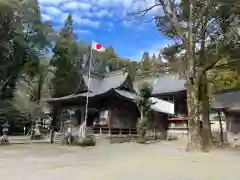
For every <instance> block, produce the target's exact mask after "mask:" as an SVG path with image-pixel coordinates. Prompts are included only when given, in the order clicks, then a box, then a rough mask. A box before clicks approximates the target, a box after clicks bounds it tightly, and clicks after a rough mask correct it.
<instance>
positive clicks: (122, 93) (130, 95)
mask: <svg viewBox="0 0 240 180" xmlns="http://www.w3.org/2000/svg"><path fill="white" fill-rule="evenodd" d="M110 91H114V92H116V93H117V94H118V95H120V96H123V97H126V98H128V99H130V100H134V99H136V98H137V94H135V93H131V92H128V91H124V90H116V89H110V90H108V91H105V92H98V93H93V92H89V93H88V97H89V98H92V97H96V96H98V95H103V94H105V93H108V92H110ZM86 96H87V93H82V94H75V95H74V94H72V95H69V96H64V97H60V98H50V99H48V100H47V101H48V102H59V101H65V100H76V99H80V98H86Z"/></svg>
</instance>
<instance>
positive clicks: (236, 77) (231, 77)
mask: <svg viewBox="0 0 240 180" xmlns="http://www.w3.org/2000/svg"><path fill="white" fill-rule="evenodd" d="M230 89H240V74H239V72H237V71H234V70H225V71H219V72H217V75H216V77H215V79H214V90H215V91H217V92H218V91H223V90H230Z"/></svg>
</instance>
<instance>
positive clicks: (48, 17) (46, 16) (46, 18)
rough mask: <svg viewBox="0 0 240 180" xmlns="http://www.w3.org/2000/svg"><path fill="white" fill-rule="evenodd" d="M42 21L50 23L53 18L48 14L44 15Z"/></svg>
mask: <svg viewBox="0 0 240 180" xmlns="http://www.w3.org/2000/svg"><path fill="white" fill-rule="evenodd" d="M42 20H43V21H49V20H51V16H49V15H47V14H42Z"/></svg>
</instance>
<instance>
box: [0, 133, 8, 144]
mask: <svg viewBox="0 0 240 180" xmlns="http://www.w3.org/2000/svg"><path fill="white" fill-rule="evenodd" d="M0 145H9V140H8V137H7V135H3V136H2V137H1V139H0Z"/></svg>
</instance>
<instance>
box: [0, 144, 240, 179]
mask: <svg viewBox="0 0 240 180" xmlns="http://www.w3.org/2000/svg"><path fill="white" fill-rule="evenodd" d="M184 146H185V144H180V143H179V142H159V143H156V144H148V145H141V144H135V143H124V144H114V145H109V144H105V145H99V146H96V147H86V148H81V147H67V146H65V147H62V146H55V145H49V144H31V145H10V146H1V147H0V179H6V180H40V179H41V180H66V179H71V180H160V179H161V180H226V179H227V180H239V179H240V173H239V167H240V152H237V151H227V150H214V151H211V152H210V153H196V152H194V153H192V152H191V153H188V152H185V151H184V150H183V149H181V148H182V147H184Z"/></svg>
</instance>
